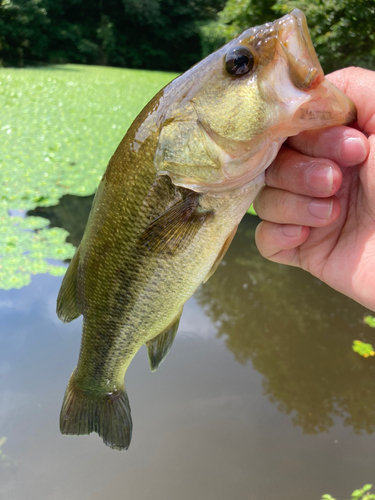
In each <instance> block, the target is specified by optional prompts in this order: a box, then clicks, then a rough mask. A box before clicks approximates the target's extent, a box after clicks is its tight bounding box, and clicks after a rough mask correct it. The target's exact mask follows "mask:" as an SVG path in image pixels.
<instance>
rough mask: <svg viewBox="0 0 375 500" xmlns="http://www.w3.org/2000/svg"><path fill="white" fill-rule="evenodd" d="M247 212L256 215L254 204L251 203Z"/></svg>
mask: <svg viewBox="0 0 375 500" xmlns="http://www.w3.org/2000/svg"><path fill="white" fill-rule="evenodd" d="M247 213H248V214H251V215H258V214H257V213H256V211H255V210H254V205H253V204H252V205H251V207H250V208H249V210H248V211H247Z"/></svg>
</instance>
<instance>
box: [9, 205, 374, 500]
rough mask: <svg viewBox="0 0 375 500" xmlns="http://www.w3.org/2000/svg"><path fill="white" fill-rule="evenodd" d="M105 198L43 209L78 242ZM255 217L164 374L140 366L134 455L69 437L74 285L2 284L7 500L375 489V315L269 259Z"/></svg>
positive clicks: (134, 389) (134, 395) (141, 360)
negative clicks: (59, 302) (63, 419)
mask: <svg viewBox="0 0 375 500" xmlns="http://www.w3.org/2000/svg"><path fill="white" fill-rule="evenodd" d="M91 201H92V198H77V197H73V196H66V197H64V198H62V201H61V203H60V204H59V205H58V206H56V207H44V208H40V209H36V210H35V211H34V212H33V213H32V215H39V216H42V217H48V218H49V219H50V220H51V224H52V225H54V226H59V227H64V228H65V229H67V230H68V231H69V232H70V233H71V236H70V241H71V242H72V243H74V244H76V245H77V244H78V242H79V240H80V238H81V235H82V231H83V228H84V225H85V221H86V218H87V215H88V211H89V208H90V205H91ZM257 223H258V221H257V219H256V218H255V217H252V216H246V217H245V218H244V220H243V222H242V223H241V225H240V227H239V230H238V233H237V235H236V237H235V239H234V241H233V243H232V246H231V247H230V249H229V251H228V253H227V255H226V257H225V259H224V261H223V262H222V264H221V266H220V267H219V269H218V270H217V272H216V273H215V274H214V276H213V277H212V278H211V279H210V280H209V281H208V283H206V284H205V285H203V286H202V287H200V289H199V290H198V291H197V293H196V294H195V296H194V297H193V298H192V299H191V300H190V301H189V302H188V303H187V305H186V306H185V309H184V313H183V316H182V319H181V323H180V328H179V333H178V335H177V338H176V340H175V342H174V345H173V347H172V350H171V352H170V354H169V355H168V357H167V359H166V360H165V362H164V363H163V364H162V365H161V367H160V368H159V369H158V370H157V371H156V372H155V373H153V374H152V373H151V372H150V370H149V367H148V360H147V353H146V349H145V348H142V349H141V350H140V352H139V353H138V354H137V356H136V357H135V359H134V360H133V362H132V364H131V366H130V369H129V370H128V373H127V389H128V393H129V399H130V403H131V408H132V417H133V423H134V430H133V439H132V443H131V446H130V449H129V450H128V451H127V452H122V453H120V452H118V451H114V450H111V449H109V448H107V447H106V446H104V444H103V443H102V440H101V439H100V438H99V437H98V436H97V435H96V434H91V435H90V436H81V437H75V436H74V437H72V436H62V435H60V432H59V412H60V407H61V403H62V398H63V395H64V391H65V387H66V384H67V382H68V379H69V376H70V373H71V371H72V370H73V368H74V366H75V364H76V361H77V357H78V351H79V345H80V334H81V325H82V323H81V319H79V320H76V321H74V322H73V323H70V324H68V325H64V324H62V323H61V322H60V321H59V320H58V319H57V317H56V314H55V302H56V296H57V292H58V290H59V286H60V283H61V279H62V278H61V277H56V276H50V275H36V276H34V277H33V278H32V281H31V284H30V285H29V286H27V287H24V288H21V289H19V290H9V291H4V290H0V325H1V333H0V438H2V437H6V441H4V439H3V440H2V441H1V442H0V444H1V448H0V450H1V454H0V499H1V500H25V499H28V500H50V499H53V500H104V499H108V498H110V499H112V500H120V499H121V500H123V499H124V498H129V499H132V500H143V499H149V498H153V499H155V500H159V499H160V500H162V499H163V500H165V499H168V500H172V499H173V500H175V499H178V500H185V499H186V500H190V499H191V498H198V499H202V500H203V499H204V500H228V499H232V498H233V499H236V500H242V499H243V500H263V499H265V498H266V499H271V498H272V499H277V500H301V499H304V500H317V499H320V497H321V495H322V494H324V493H330V494H331V495H333V496H334V497H335V498H339V499H344V498H347V497H349V495H350V493H351V492H352V491H353V490H354V489H355V488H358V487H361V486H362V485H363V484H365V483H367V482H372V481H375V433H374V431H375V359H374V358H367V359H365V358H362V357H360V356H359V355H357V354H355V353H354V352H353V351H352V349H351V346H352V343H353V340H355V339H359V340H363V341H367V342H372V343H374V341H375V333H374V330H371V328H370V327H368V326H367V325H365V324H364V323H363V317H364V316H365V315H366V314H368V311H367V310H366V309H364V308H363V307H361V306H359V305H358V304H356V303H354V302H353V301H351V300H349V299H347V298H345V297H344V296H342V295H340V294H338V293H336V292H334V291H332V290H330V289H329V288H328V287H326V286H325V285H324V284H322V283H320V282H319V281H318V280H316V279H314V278H313V277H311V276H309V275H308V274H306V273H304V272H303V271H300V270H298V269H293V268H287V267H283V266H280V265H277V264H273V263H270V262H268V261H266V260H265V259H263V258H261V257H260V255H259V254H258V252H257V250H256V247H255V245H254V231H255V227H256V224H257Z"/></svg>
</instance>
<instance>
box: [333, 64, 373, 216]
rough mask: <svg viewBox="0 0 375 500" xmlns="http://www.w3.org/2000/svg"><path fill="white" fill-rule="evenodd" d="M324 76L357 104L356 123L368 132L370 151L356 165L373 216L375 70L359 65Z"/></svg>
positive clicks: (364, 199) (366, 205) (364, 195)
mask: <svg viewBox="0 0 375 500" xmlns="http://www.w3.org/2000/svg"><path fill="white" fill-rule="evenodd" d="M327 78H328V79H329V80H330V81H331V82H332V83H333V84H334V85H336V86H337V87H338V88H339V89H340V90H342V91H343V92H344V93H345V94H346V95H347V96H348V97H349V98H350V99H351V100H352V101H353V102H354V104H355V106H356V108H357V121H358V127H359V129H360V130H361V131H363V132H364V133H365V134H366V135H367V136H368V140H369V143H370V152H369V155H368V157H367V159H366V160H365V161H364V163H362V164H361V165H359V166H358V172H359V179H360V181H361V185H362V190H363V200H362V201H363V202H364V204H365V208H366V209H367V210H366V211H367V213H369V214H371V217H372V219H373V220H375V92H374V88H375V71H370V70H367V69H362V68H354V67H353V68H345V69H342V70H339V71H335V72H334V73H331V74H330V75H328V76H327Z"/></svg>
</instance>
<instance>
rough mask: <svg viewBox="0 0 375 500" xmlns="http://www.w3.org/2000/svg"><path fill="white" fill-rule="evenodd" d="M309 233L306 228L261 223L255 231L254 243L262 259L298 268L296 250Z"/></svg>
mask: <svg viewBox="0 0 375 500" xmlns="http://www.w3.org/2000/svg"><path fill="white" fill-rule="evenodd" d="M309 233H310V228H308V227H307V226H291V225H282V224H274V223H272V222H267V221H263V222H261V223H260V224H258V226H257V228H256V231H255V242H256V245H257V247H258V249H259V252H260V253H261V255H263V257H265V258H267V259H269V260H272V261H274V262H280V263H282V264H288V265H294V266H298V265H300V264H299V261H298V252H297V249H298V247H299V246H300V245H302V243H304V242H305V241H306V240H307V238H308V236H309Z"/></svg>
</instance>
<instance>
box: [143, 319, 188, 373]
mask: <svg viewBox="0 0 375 500" xmlns="http://www.w3.org/2000/svg"><path fill="white" fill-rule="evenodd" d="M181 314H182V310H181V312H180V313H179V314H178V316H177V318H176V319H175V320H174V321H173V323H172V324H171V325H170V326H169V327H168V328H166V329H165V330H164V332H162V333H159V335H158V336H157V337H155V338H154V339H152V340H150V341H149V342H146V345H147V352H148V360H149V362H150V368H151V371H152V372H154V371H155V370H156V369H157V368H158V367H159V365H160V363H162V362H163V361H164V359H165V358H166V356H167V354H168V353H169V351H170V350H171V347H172V344H173V341H174V339H175V336H176V333H177V329H178V325H179V323H180V318H181Z"/></svg>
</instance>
